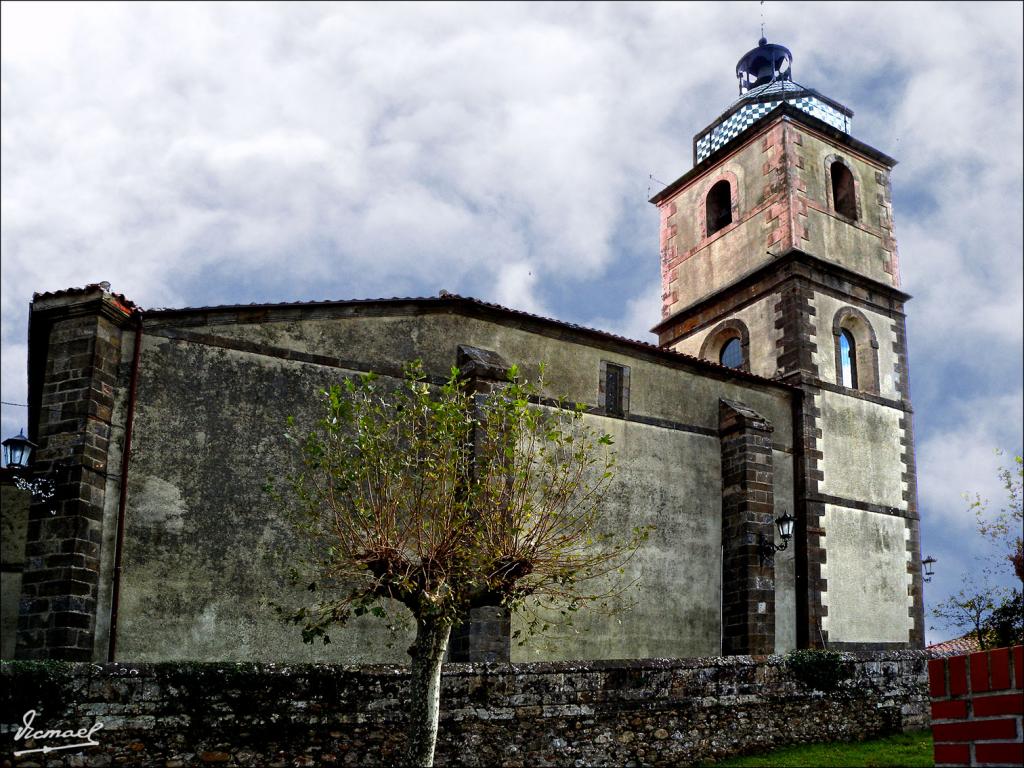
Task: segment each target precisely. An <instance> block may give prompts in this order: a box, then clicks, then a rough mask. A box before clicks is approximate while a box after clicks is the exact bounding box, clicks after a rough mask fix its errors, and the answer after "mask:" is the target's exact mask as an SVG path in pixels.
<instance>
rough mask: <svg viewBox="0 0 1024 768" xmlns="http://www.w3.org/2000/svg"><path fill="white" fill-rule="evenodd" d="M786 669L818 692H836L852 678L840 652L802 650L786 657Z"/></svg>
mask: <svg viewBox="0 0 1024 768" xmlns="http://www.w3.org/2000/svg"><path fill="white" fill-rule="evenodd" d="M786 668H787V669H788V670H789V671H790V674H792V675H793V677H795V678H796V679H797V680H799V681H800V682H801V683H803V684H804V685H806V686H807V687H808V688H813V689H815V690H818V691H825V692H826V693H827V692H828V691H834V690H835V689H836V687H837V686H838V685H839V683H841V682H842V681H843V680H846V679H847V678H849V677H850V674H849V670H848V669H847V666H846V664H845V662H844V661H843V654H841V653H840V652H839V651H829V650H810V649H800V650H795V651H790V652H789V653H788V654H787V655H786Z"/></svg>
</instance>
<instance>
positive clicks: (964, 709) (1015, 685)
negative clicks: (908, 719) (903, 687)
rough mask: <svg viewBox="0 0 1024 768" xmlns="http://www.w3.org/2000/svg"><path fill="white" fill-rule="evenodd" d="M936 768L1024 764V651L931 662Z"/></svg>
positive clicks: (1002, 650) (982, 653)
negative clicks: (944, 767)
mask: <svg viewBox="0 0 1024 768" xmlns="http://www.w3.org/2000/svg"><path fill="white" fill-rule="evenodd" d="M928 677H929V687H930V690H931V695H932V723H933V724H932V735H933V736H934V739H935V765H938V766H942V765H957V766H960V765H970V766H997V765H1006V766H1019V765H1021V764H1024V646H1020V645H1017V646H1014V647H1013V648H997V649H995V650H993V651H979V652H978V653H971V654H967V655H963V656H950V657H948V658H944V659H932V660H930V661H929V662H928Z"/></svg>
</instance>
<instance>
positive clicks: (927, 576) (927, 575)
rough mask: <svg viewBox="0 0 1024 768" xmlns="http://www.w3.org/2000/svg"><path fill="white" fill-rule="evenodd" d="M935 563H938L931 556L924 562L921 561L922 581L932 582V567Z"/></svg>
mask: <svg viewBox="0 0 1024 768" xmlns="http://www.w3.org/2000/svg"><path fill="white" fill-rule="evenodd" d="M937 562H939V561H938V560H936V559H935V558H934V557H932V556H931V555H928V557H926V558H925V559H924V560H922V561H921V565H922V566H923V567H924V580H925V581H931V580H932V576H934V575H935V574H934V572H933V568H932V566H934V565H935V564H936V563H937Z"/></svg>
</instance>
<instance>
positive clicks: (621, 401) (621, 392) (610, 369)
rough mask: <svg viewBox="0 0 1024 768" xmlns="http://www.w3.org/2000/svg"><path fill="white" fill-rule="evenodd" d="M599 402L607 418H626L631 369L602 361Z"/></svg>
mask: <svg viewBox="0 0 1024 768" xmlns="http://www.w3.org/2000/svg"><path fill="white" fill-rule="evenodd" d="M598 402H599V403H600V404H601V406H602V407H603V408H604V412H605V415H607V416H619V417H622V416H625V415H626V412H627V411H628V410H629V368H628V367H627V366H625V365H616V364H615V363H609V362H606V361H604V360H602V361H601V378H600V380H599V383H598Z"/></svg>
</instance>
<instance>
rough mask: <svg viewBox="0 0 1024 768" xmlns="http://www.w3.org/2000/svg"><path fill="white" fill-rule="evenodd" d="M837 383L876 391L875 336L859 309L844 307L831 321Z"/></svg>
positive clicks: (873, 392)
mask: <svg viewBox="0 0 1024 768" xmlns="http://www.w3.org/2000/svg"><path fill="white" fill-rule="evenodd" d="M832 335H833V337H834V338H835V360H836V384H838V385H839V386H841V387H846V388H847V389H856V390H860V391H861V392H867V393H869V394H873V395H877V394H878V393H879V377H878V339H877V337H876V336H875V329H874V328H873V327H872V326H871V321H870V320H868V318H867V316H866V315H865V314H864V313H863V312H861V311H860V310H859V309H855V308H854V307H843V308H842V309H840V310H839V311H838V312H836V316H835V319H834V320H833V322H832Z"/></svg>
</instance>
